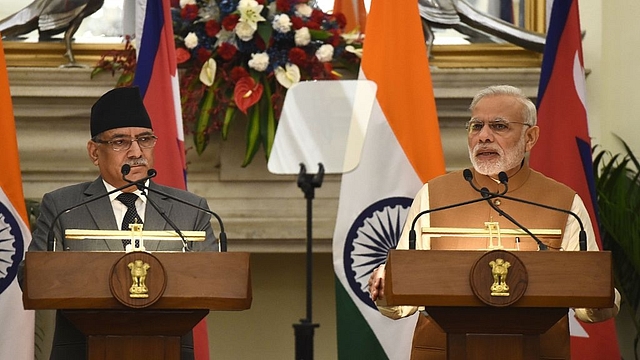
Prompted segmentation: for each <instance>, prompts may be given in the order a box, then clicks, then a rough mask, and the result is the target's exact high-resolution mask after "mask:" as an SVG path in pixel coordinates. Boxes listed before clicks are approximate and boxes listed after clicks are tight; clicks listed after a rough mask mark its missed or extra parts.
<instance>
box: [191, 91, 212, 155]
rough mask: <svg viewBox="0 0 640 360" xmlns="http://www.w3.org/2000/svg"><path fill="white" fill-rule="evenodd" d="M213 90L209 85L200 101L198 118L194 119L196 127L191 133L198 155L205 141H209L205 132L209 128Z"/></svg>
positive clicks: (205, 143)
mask: <svg viewBox="0 0 640 360" xmlns="http://www.w3.org/2000/svg"><path fill="white" fill-rule="evenodd" d="M213 95H214V90H213V87H209V88H208V89H207V91H206V92H205V95H204V100H203V102H202V106H201V107H200V116H198V120H197V121H196V129H195V133H194V134H193V135H194V136H193V142H194V143H195V146H196V151H197V152H198V155H201V154H202V152H203V151H204V149H205V148H206V147H207V143H208V142H209V134H208V132H207V128H209V124H210V123H211V107H212V106H213V97H214V96H213Z"/></svg>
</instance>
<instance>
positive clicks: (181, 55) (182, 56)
mask: <svg viewBox="0 0 640 360" xmlns="http://www.w3.org/2000/svg"><path fill="white" fill-rule="evenodd" d="M190 58H191V54H190V53H189V52H188V51H187V49H185V48H177V49H176V62H177V63H178V64H182V63H184V62H186V61H187V60H189V59H190Z"/></svg>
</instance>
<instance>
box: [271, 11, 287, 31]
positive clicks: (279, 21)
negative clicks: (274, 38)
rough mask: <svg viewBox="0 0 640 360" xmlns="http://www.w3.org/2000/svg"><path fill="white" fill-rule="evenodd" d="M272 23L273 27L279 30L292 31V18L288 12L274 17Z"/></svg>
mask: <svg viewBox="0 0 640 360" xmlns="http://www.w3.org/2000/svg"><path fill="white" fill-rule="evenodd" d="M271 24H272V26H273V29H274V30H275V31H277V32H280V33H283V34H284V33H288V32H289V31H291V25H292V24H291V19H290V18H289V15H287V14H279V15H276V17H275V18H273V22H272V23H271Z"/></svg>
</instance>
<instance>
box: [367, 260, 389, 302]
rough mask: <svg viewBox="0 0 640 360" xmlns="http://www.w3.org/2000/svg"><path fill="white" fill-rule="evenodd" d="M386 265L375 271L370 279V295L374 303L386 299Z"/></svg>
mask: <svg viewBox="0 0 640 360" xmlns="http://www.w3.org/2000/svg"><path fill="white" fill-rule="evenodd" d="M384 275H385V270H384V264H383V265H380V266H378V267H377V268H375V269H374V270H373V272H372V273H371V276H370V277H369V283H368V284H369V294H371V300H373V301H374V302H375V301H376V300H378V299H380V300H382V299H384Z"/></svg>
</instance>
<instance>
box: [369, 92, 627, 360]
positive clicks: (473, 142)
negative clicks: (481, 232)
mask: <svg viewBox="0 0 640 360" xmlns="http://www.w3.org/2000/svg"><path fill="white" fill-rule="evenodd" d="M469 109H470V110H471V119H470V120H469V122H468V123H467V126H466V129H467V134H468V147H469V158H470V160H471V164H472V165H473V169H472V170H471V174H472V175H473V179H472V180H470V179H469V177H468V174H467V175H464V174H463V171H461V170H459V171H454V172H451V173H448V174H446V175H442V176H440V177H437V178H435V179H433V180H431V181H429V182H428V183H427V184H425V185H424V186H423V187H422V189H420V191H419V192H418V193H417V195H416V197H415V199H414V200H413V204H412V205H411V208H410V210H409V213H408V215H407V220H406V222H405V226H404V230H403V232H402V236H401V238H400V241H399V243H398V246H397V249H408V248H409V241H408V237H409V236H408V234H409V230H410V228H411V223H412V221H413V219H414V218H415V217H416V215H418V214H419V213H420V212H422V211H424V210H427V209H434V208H439V207H443V206H447V205H451V204H457V203H462V202H465V201H469V200H474V199H477V198H479V197H480V193H479V192H478V191H477V190H476V189H481V188H486V189H488V190H489V191H490V192H493V193H498V192H500V191H501V190H504V187H503V186H504V185H502V184H501V183H500V180H499V177H498V174H499V173H500V172H504V173H505V174H506V175H507V177H508V178H509V180H508V192H507V194H506V195H508V196H510V197H513V198H519V199H523V200H527V201H530V202H534V203H539V204H545V205H549V206H553V207H556V208H560V209H566V210H570V211H572V212H574V213H576V214H577V215H578V216H579V217H580V219H581V220H582V222H583V224H584V227H585V231H586V233H587V240H588V243H587V249H588V250H590V251H597V250H598V245H597V243H596V240H595V234H594V231H593V226H592V224H591V221H590V219H589V215H588V213H587V209H586V208H585V206H584V203H583V201H582V199H581V198H580V196H578V194H576V192H575V191H573V190H572V189H571V188H569V187H567V186H566V185H564V184H561V183H559V182H557V181H555V180H553V179H551V178H548V177H546V176H544V175H542V174H541V173H539V172H537V171H535V170H533V169H531V168H530V167H529V165H528V159H527V158H526V154H527V153H528V152H530V151H531V149H532V148H533V146H534V145H535V144H536V141H537V140H538V136H539V134H540V128H539V127H538V126H537V125H536V124H537V114H536V107H535V105H534V104H533V102H531V100H530V99H529V98H527V97H526V96H525V95H524V93H523V92H522V91H521V90H520V89H518V88H515V87H512V86H508V85H498V86H491V87H488V88H486V89H483V90H482V91H480V92H479V93H478V94H477V95H476V96H475V97H474V98H473V101H472V102H471V105H470V107H469ZM550 161H557V160H554V159H550ZM470 182H473V184H474V186H475V189H474V186H472V185H471V184H470ZM490 201H492V202H493V205H494V206H496V207H498V208H499V209H501V210H502V211H504V212H505V213H507V214H509V215H511V216H512V217H513V218H514V219H516V220H519V222H520V223H521V224H522V225H523V226H525V227H526V228H536V229H560V230H562V236H561V238H560V239H549V238H547V239H544V238H541V239H540V240H541V241H543V242H544V243H545V245H546V246H547V248H548V249H549V250H552V251H554V250H555V251H557V250H565V251H578V250H580V246H579V241H578V240H579V236H578V234H579V231H580V225H579V223H578V221H577V220H576V219H575V218H574V217H572V216H569V215H567V214H566V213H563V212H559V211H547V210H544V209H541V208H539V207H536V206H532V205H528V204H524V203H521V202H516V201H513V200H509V199H504V198H496V199H492V200H490ZM485 222H498V223H499V226H500V228H501V229H518V226H516V225H514V224H513V223H511V222H510V221H509V220H508V219H506V218H504V217H503V216H500V214H499V213H498V212H497V211H496V209H494V208H493V207H492V206H491V205H490V204H489V203H487V202H486V201H480V202H476V203H473V204H469V205H464V206H460V207H454V208H451V209H447V210H442V211H437V212H433V213H430V214H426V215H424V216H421V217H420V218H419V219H418V221H417V222H416V224H415V229H422V228H423V227H449V228H452V227H453V228H483V227H484V226H485V225H484V224H485ZM501 239H502V245H503V246H504V247H505V249H506V250H509V249H511V250H534V251H535V250H537V249H538V244H537V242H536V241H535V240H534V239H532V238H531V237H528V236H519V237H508V236H505V235H502V236H501ZM488 242H489V239H488V238H486V237H479V238H471V237H449V236H445V237H430V236H428V234H419V235H418V237H417V240H416V249H422V250H430V249H433V250H477V249H488V245H489V243H488ZM384 275H385V271H384V265H382V266H380V267H379V268H377V269H375V270H374V271H373V273H372V274H371V277H370V278H369V292H370V293H371V299H372V300H374V301H376V304H378V309H379V310H380V312H381V313H382V314H383V315H385V316H388V317H390V318H392V319H399V318H402V317H406V316H409V315H412V314H414V313H415V312H416V311H420V310H423V309H422V308H421V307H418V306H393V307H391V306H384ZM615 293H616V296H615V305H614V307H613V308H608V309H575V313H576V316H577V317H578V319H580V320H582V321H587V322H596V321H603V320H606V319H609V318H611V317H613V316H615V314H617V312H618V309H619V307H620V295H619V294H618V292H617V291H615ZM540 346H541V347H540V350H541V358H553V359H569V358H570V349H569V328H568V317H567V316H565V317H564V318H563V319H561V320H560V321H559V322H558V323H557V324H556V325H554V326H553V327H552V328H551V329H550V330H549V331H548V332H547V333H545V334H544V335H543V336H541V344H540ZM445 349H446V335H445V333H444V332H442V330H441V329H440V327H439V326H438V325H436V324H435V323H434V322H433V321H432V320H431V318H430V317H429V316H428V315H426V314H424V313H423V314H422V315H420V316H419V319H418V324H417V326H416V331H415V333H414V337H413V345H412V351H411V359H412V360H418V359H429V360H431V359H446V352H445Z"/></svg>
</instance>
